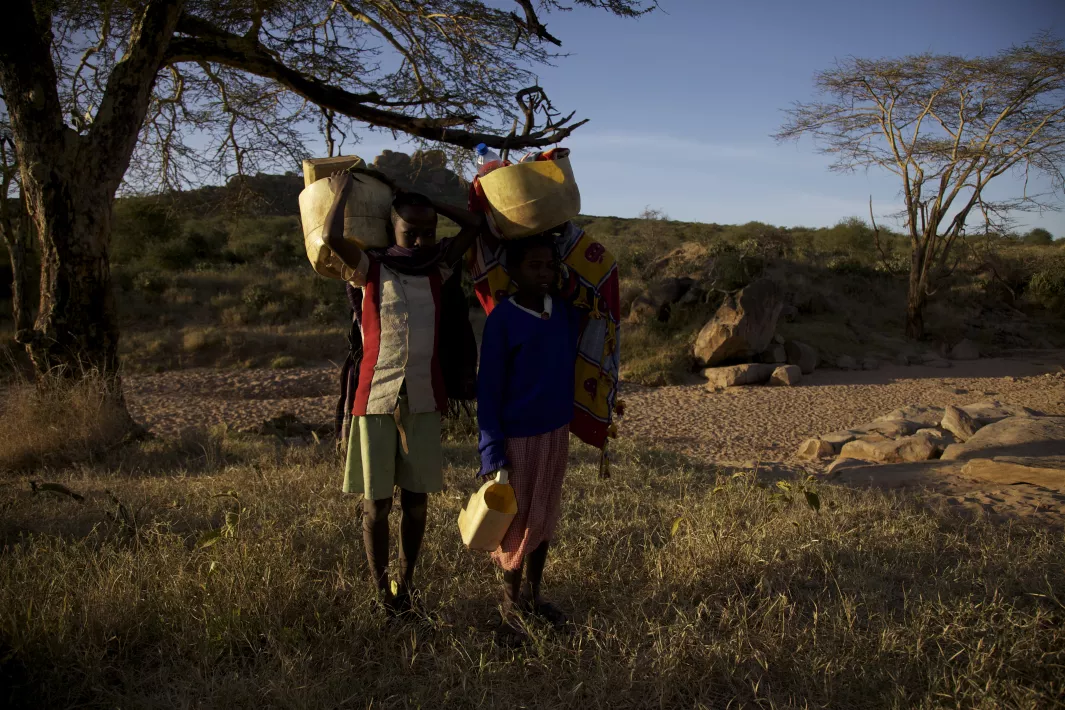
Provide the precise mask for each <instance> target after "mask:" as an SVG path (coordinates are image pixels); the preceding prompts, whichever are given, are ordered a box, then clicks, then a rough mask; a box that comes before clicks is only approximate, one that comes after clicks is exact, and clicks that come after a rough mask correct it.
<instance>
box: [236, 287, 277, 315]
mask: <svg viewBox="0 0 1065 710" xmlns="http://www.w3.org/2000/svg"><path fill="white" fill-rule="evenodd" d="M273 295H274V294H273V293H272V292H271V291H270V290H269V289H267V288H266V287H265V286H261V285H259V284H252V285H251V286H248V287H247V288H245V289H244V292H243V293H242V294H241V300H242V301H243V302H244V305H245V306H247V307H248V308H249V309H251V310H252V311H259V310H262V309H263V308H264V307H265V306H266V304H268V303H270V301H271V300H273Z"/></svg>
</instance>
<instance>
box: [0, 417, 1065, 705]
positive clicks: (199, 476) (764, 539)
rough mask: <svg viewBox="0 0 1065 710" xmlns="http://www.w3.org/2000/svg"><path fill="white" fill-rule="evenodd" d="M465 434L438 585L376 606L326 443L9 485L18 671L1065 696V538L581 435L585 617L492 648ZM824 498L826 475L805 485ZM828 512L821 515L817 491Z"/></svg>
mask: <svg viewBox="0 0 1065 710" xmlns="http://www.w3.org/2000/svg"><path fill="white" fill-rule="evenodd" d="M470 434H471V431H470V429H469V427H467V428H466V429H465V430H464V431H462V432H458V431H457V430H453V433H452V434H451V435H450V438H449V439H448V441H447V442H446V454H447V457H448V462H449V464H448V468H447V471H446V480H447V484H448V489H447V491H446V492H445V493H443V494H442V495H439V496H434V498H433V505H432V508H431V514H430V533H429V536H428V537H427V544H426V548H425V551H424V553H423V560H422V565H421V570H420V583H421V585H422V587H423V589H424V591H425V594H426V598H427V602H428V606H429V609H430V610H431V612H432V615H431V617H430V618H429V619H428V620H426V621H425V622H424V623H419V624H413V623H412V624H393V625H387V624H384V623H382V622H381V620H380V619H379V618H378V617H377V616H375V615H374V614H373V612H372V608H371V605H370V598H371V594H370V588H369V584H368V582H367V571H366V568H365V562H364V560H363V556H362V546H361V540H360V533H359V524H358V513H357V511H358V505H357V501H356V500H355V499H353V498H346V497H344V496H343V495H342V494H341V493H340V492H339V490H338V489H339V483H340V465H339V463H338V462H337V461H336V460H335V459H334V455H333V453H332V451H331V449H330V447H329V446H328V445H327V444H323V445H322V446H320V447H307V448H288V447H283V446H280V445H278V444H277V443H276V442H273V443H272V442H268V441H266V440H263V439H255V438H247V437H241V436H237V435H234V434H232V433H228V432H226V431H225V430H216V431H215V432H214V433H213V434H211V435H205V434H201V435H199V437H196V436H186V437H185V438H184V439H183V440H181V441H174V440H157V441H152V442H145V443H140V444H136V445H134V446H132V447H129V448H126V449H123V450H120V451H115V452H112V453H111V454H110V456H109V457H108V458H107V459H106V460H104V461H99V462H97V463H95V464H93V465H85V464H83V465H78V466H75V467H70V468H64V469H61V470H55V469H53V470H44V471H39V472H37V473H36V474H35V476H36V477H37V478H38V479H39V480H47V481H49V482H55V483H61V484H63V485H65V486H67V487H68V488H69V489H70V490H72V491H74V492H76V493H78V494H80V495H83V496H84V501H83V502H80V503H79V502H77V501H75V500H73V499H71V498H68V497H67V496H65V495H61V494H59V495H56V494H51V493H47V492H39V493H37V494H33V493H31V491H30V486H29V483H28V479H26V478H14V477H11V476H9V477H8V478H6V479H5V480H3V484H2V485H0V520H2V521H3V522H2V524H0V544H2V545H3V547H2V553H0V556H2V560H0V642H2V644H3V645H4V649H3V650H2V651H0V663H2V665H0V687H3V686H4V684H5V682H6V683H7V684H9V685H11V684H17V686H18V690H17V693H18V694H17V696H16V697H15V698H14V700H15V706H24V707H44V706H47V707H65V706H71V705H77V706H79V707H148V706H167V707H201V708H213V707H218V708H227V710H228V709H232V708H256V709H259V708H263V707H306V708H319V707H355V708H363V707H371V706H372V707H374V708H390V707H432V708H436V707H456V708H468V707H526V708H558V707H582V708H598V707H610V708H614V709H618V708H647V707H706V708H709V707H715V708H718V707H726V706H730V705H729V703H730V702H731V707H737V706H745V705H757V706H759V707H841V708H865V707H894V708H912V707H928V708H931V707H981V708H1002V707H1026V708H1036V707H1041V708H1046V707H1053V706H1055V703H1058V704H1060V702H1061V698H1062V697H1063V693H1065V671H1063V668H1065V631H1063V629H1065V606H1063V604H1062V602H1063V600H1062V599H1061V597H1060V596H1055V595H1056V594H1058V595H1060V592H1061V590H1062V589H1063V588H1065V570H1063V562H1062V561H1063V560H1065V540H1063V538H1062V535H1061V534H1060V532H1050V531H1047V530H1045V529H1042V528H1039V527H1037V526H1033V525H1028V524H1023V523H1022V524H1017V525H1014V526H1012V527H1006V526H995V525H993V524H991V523H989V522H987V521H984V520H976V521H968V520H963V519H961V518H957V517H954V516H953V515H952V514H951V513H950V512H948V511H945V510H929V509H928V507H927V506H926V505H924V504H921V503H920V501H919V500H917V499H915V498H907V497H893V496H887V495H884V494H881V493H876V492H866V491H854V490H849V489H843V488H837V487H833V486H830V485H819V484H816V483H813V482H802V481H791V482H790V484H784V485H781V486H778V485H777V484H775V483H774V482H760V481H758V480H757V479H756V478H754V477H753V476H751V475H744V474H739V475H735V476H726V475H724V474H722V473H721V472H719V471H717V470H715V469H712V468H708V467H705V466H701V465H696V464H694V463H692V462H691V461H690V460H687V459H684V458H681V457H679V456H675V455H669V454H663V453H660V452H653V451H648V450H645V449H639V448H635V447H633V446H632V445H629V444H624V443H623V444H622V445H621V446H620V447H619V450H618V451H617V452H616V457H617V465H616V467H615V471H614V474H615V475H614V478H613V479H612V480H609V481H599V480H597V478H596V469H597V466H596V460H595V457H594V456H593V455H592V454H591V453H590V452H588V451H586V450H584V449H581V450H578V451H576V452H575V453H574V455H573V468H572V474H571V476H570V477H569V479H568V481H567V488H566V498H565V504H564V506H565V507H564V513H563V521H562V524H561V526H560V530H559V532H558V538H557V545H556V547H555V548H554V549H555V552H554V553H553V556H552V558H551V561H550V563H549V566H548V573H547V587H548V588H547V590H546V591H547V592H548V593H549V594H550V596H551V597H552V598H554V599H556V600H557V601H558V602H559V603H561V604H562V605H563V606H565V607H566V608H568V609H570V610H572V612H573V618H574V620H575V622H576V629H575V632H574V634H573V635H572V636H571V637H563V636H558V635H554V634H552V633H549V632H547V631H545V630H544V629H542V628H540V627H533V628H532V633H533V639H534V641H533V643H532V644H531V645H529V646H528V647H527V648H525V649H522V650H517V651H511V650H505V649H502V648H499V647H497V646H495V645H494V643H493V636H492V634H491V633H490V620H491V617H492V609H493V604H494V602H495V600H496V595H497V592H498V588H497V582H496V576H495V573H494V571H493V569H492V567H491V566H490V564H489V562H488V560H487V558H486V556H485V555H483V554H475V553H470V552H467V551H465V550H463V549H462V546H461V544H460V542H459V538H458V534H457V531H456V527H455V519H456V516H457V513H458V510H459V508H460V506H461V504H462V502H463V501H464V500H465V498H466V497H467V496H468V495H469V493H470V492H471V490H472V489H473V487H474V481H473V479H472V471H473V470H474V466H475V462H476V453H475V449H474V446H473V442H472V439H471V438H470ZM808 494H809V495H808ZM814 504H817V505H818V506H819V510H815V509H814Z"/></svg>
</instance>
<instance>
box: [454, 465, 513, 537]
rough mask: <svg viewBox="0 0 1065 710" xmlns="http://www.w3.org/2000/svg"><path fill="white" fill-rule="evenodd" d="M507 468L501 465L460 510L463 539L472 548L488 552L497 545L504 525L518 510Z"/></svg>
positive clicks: (502, 533) (505, 525) (460, 527)
mask: <svg viewBox="0 0 1065 710" xmlns="http://www.w3.org/2000/svg"><path fill="white" fill-rule="evenodd" d="M509 475H510V472H509V471H507V469H505V468H503V469H500V470H499V471H498V472H497V473H496V475H495V478H492V479H489V480H488V481H487V482H486V483H485V484H484V485H483V486H481V488H480V490H478V491H477V492H476V493H474V494H473V495H472V496H470V500H469V502H468V503H466V506H465V507H464V508H463V509H462V512H461V513H459V532H460V533H461V534H462V542H463V544H465V545H466V547H468V548H469V549H471V550H484V551H486V552H491V551H492V550H495V549H496V548H497V547H499V543H501V542H502V541H503V536H504V535H506V533H507V528H509V527H510V523H511V522H512V521H513V520H514V516H515V515H516V514H517V512H518V501H517V499H516V498H515V497H514V488H513V487H512V486H511V485H510V483H508V482H507V480H508V478H509Z"/></svg>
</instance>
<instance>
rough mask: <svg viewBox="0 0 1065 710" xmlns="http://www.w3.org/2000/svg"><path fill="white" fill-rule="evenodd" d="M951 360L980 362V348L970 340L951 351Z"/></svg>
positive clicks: (965, 340) (962, 342) (964, 341)
mask: <svg viewBox="0 0 1065 710" xmlns="http://www.w3.org/2000/svg"><path fill="white" fill-rule="evenodd" d="M950 359H951V360H979V359H980V348H979V347H978V346H977V345H976V343H974V342H973V341H971V340H969V339H968V338H966V339H964V340H962V341H961V342H959V343H958V344H957V345H955V346H954V347H953V348H951V349H950Z"/></svg>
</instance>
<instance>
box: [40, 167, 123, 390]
mask: <svg viewBox="0 0 1065 710" xmlns="http://www.w3.org/2000/svg"><path fill="white" fill-rule="evenodd" d="M79 172H80V171H79ZM48 177H49V182H48V183H46V184H44V185H39V186H37V190H35V192H36V193H37V194H38V195H39V196H40V197H39V199H37V200H34V201H32V202H31V203H30V214H31V216H32V217H33V221H34V222H35V223H36V226H37V235H38V237H37V238H38V244H39V247H40V258H41V282H40V307H39V309H38V312H37V320H36V323H35V324H34V332H33V334H32V336H31V337H30V338H28V339H27V340H26V342H25V344H26V349H27V351H28V352H29V355H30V359H31V360H32V361H33V365H34V369H35V370H36V372H37V373H38V375H39V376H43V375H45V374H52V375H61V376H64V377H79V376H81V375H83V374H86V373H89V372H98V373H99V374H101V375H103V376H104V377H105V378H106V379H107V380H109V381H114V383H115V385H116V391H117V390H118V389H119V388H118V387H117V385H118V381H117V377H118V323H117V320H116V317H115V300H114V294H113V293H112V291H111V268H110V265H109V264H108V259H107V245H108V240H109V235H110V232H111V203H112V195H109V194H100V193H101V190H99V189H95V188H94V187H93V186H92V185H90V184H87V183H88V182H89V180H91V179H92V175H91V174H83V175H78V174H75V175H73V176H66V175H60V174H58V171H53V172H51V173H50V175H49V176H48Z"/></svg>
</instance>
